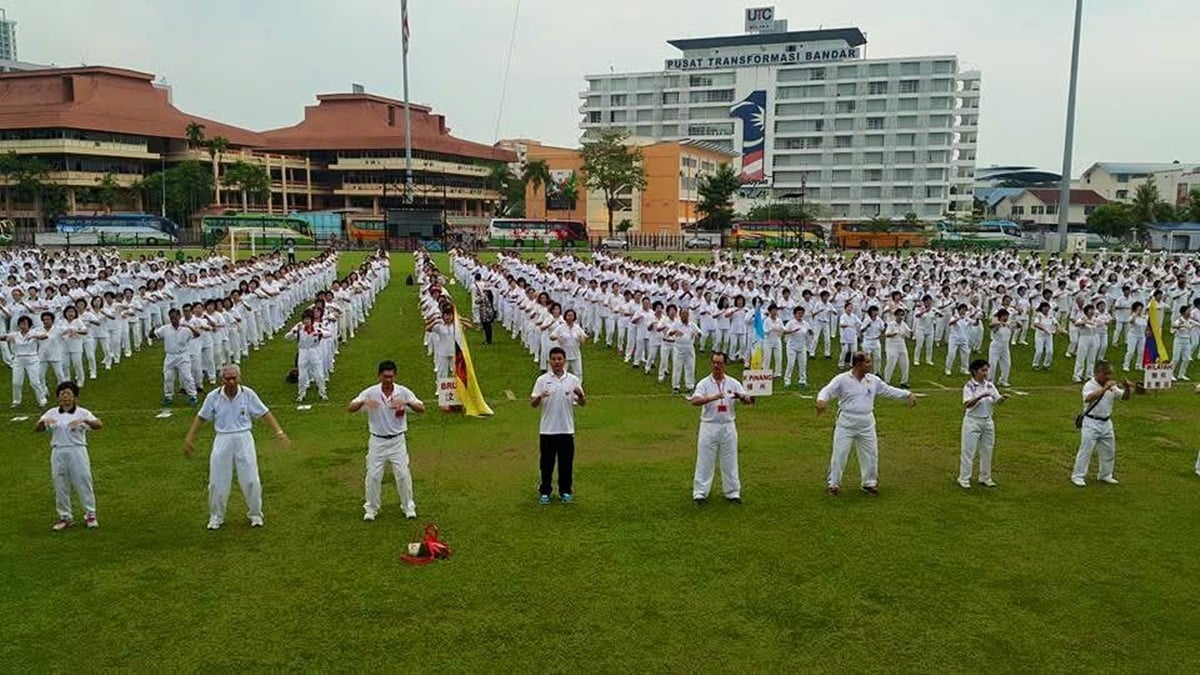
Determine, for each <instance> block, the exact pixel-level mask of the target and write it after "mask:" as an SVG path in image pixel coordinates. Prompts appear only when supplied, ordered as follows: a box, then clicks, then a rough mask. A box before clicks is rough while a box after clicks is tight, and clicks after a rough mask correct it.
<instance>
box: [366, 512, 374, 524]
mask: <svg viewBox="0 0 1200 675" xmlns="http://www.w3.org/2000/svg"><path fill="white" fill-rule="evenodd" d="M375 515H376V514H375V512H374V511H366V512H364V513H363V520H365V521H367V522H372V521H374V520H375Z"/></svg>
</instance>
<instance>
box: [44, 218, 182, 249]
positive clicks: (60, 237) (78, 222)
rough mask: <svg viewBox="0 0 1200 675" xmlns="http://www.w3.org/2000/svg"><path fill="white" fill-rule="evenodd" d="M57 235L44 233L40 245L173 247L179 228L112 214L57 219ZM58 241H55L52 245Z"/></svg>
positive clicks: (160, 220) (162, 220) (161, 220)
mask: <svg viewBox="0 0 1200 675" xmlns="http://www.w3.org/2000/svg"><path fill="white" fill-rule="evenodd" d="M52 223H53V224H54V232H53V233H42V234H43V235H53V236H42V237H41V239H40V240H39V242H38V243H39V244H48V245H53V244H68V243H70V244H81V245H88V244H99V245H123V244H147V245H149V246H157V245H159V244H173V243H175V242H176V241H177V240H178V237H179V226H178V225H176V224H175V223H174V222H172V221H171V220H168V219H167V218H163V217H162V216H156V215H153V214H149V213H111V214H107V215H95V216H69V215H62V216H56V217H55V218H54V219H53V220H52ZM51 240H54V241H51Z"/></svg>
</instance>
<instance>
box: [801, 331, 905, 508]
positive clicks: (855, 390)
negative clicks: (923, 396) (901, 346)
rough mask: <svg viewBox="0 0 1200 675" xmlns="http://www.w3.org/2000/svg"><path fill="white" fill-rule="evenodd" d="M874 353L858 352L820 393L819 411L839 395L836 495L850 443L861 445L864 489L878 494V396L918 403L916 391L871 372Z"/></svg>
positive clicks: (833, 472) (831, 486) (831, 487)
mask: <svg viewBox="0 0 1200 675" xmlns="http://www.w3.org/2000/svg"><path fill="white" fill-rule="evenodd" d="M872 365H873V364H872V363H871V357H870V355H868V354H864V353H862V352H858V353H856V354H855V355H854V356H853V357H852V359H851V361H850V371H849V372H845V373H841V374H839V375H836V376H835V377H834V378H833V379H832V380H830V382H829V384H827V385H825V387H824V388H823V389H821V391H820V392H819V393H818V394H817V414H818V415H820V414H822V413H824V412H825V410H826V408H828V407H829V401H831V400H833V399H837V402H838V416H837V423H836V424H835V426H834V430H833V455H832V456H831V457H830V460H829V479H828V487H827V491H828V492H829V494H831V495H833V496H835V497H836V496H837V495H838V494H839V493H840V491H841V482H842V472H843V471H844V470H845V468H846V459H847V458H848V457H849V456H850V447H851V446H855V447H857V449H858V466H859V470H860V472H861V474H862V489H863V492H866V493H867V494H869V495H873V496H876V495H878V494H879V487H878V486H879V439H878V437H877V436H876V435H875V397H876V396H883V397H885V398H895V399H908V406H909V407H910V408H911V407H914V406H916V405H917V397H916V395H914V394H912V393H910V392H907V391H904V390H903V389H897V388H896V387H893V386H891V385H889V384H888V383H886V382H884V381H883V380H881V379H879V378H878V377H876V376H875V375H872V374H871V367H872Z"/></svg>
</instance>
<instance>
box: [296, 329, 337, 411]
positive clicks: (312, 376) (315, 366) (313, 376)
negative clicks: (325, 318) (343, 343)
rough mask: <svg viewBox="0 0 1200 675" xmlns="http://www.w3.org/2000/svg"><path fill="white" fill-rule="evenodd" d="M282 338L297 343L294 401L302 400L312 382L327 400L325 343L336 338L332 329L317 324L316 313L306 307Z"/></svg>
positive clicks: (324, 399) (320, 394)
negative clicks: (298, 320) (296, 383)
mask: <svg viewBox="0 0 1200 675" xmlns="http://www.w3.org/2000/svg"><path fill="white" fill-rule="evenodd" d="M284 338H285V339H288V340H295V341H296V345H297V351H298V353H297V356H296V370H297V371H298V372H297V375H298V378H297V379H298V382H299V384H298V388H297V392H296V402H297V403H302V402H303V401H304V396H305V395H306V394H308V387H309V385H310V384H312V383H313V382H316V384H317V395H318V396H320V397H321V400H322V401H328V400H329V395H328V394H327V393H326V392H325V380H326V378H327V376H328V375H327V373H326V368H325V357H326V356H327V355H326V353H325V345H327V344H330V343H332V342H333V341H334V340H335V339H336V336H335V335H334V333H333V331H330V330H327V329H325V328H324V327H322V326H319V325H317V323H316V313H315V312H314V311H313V310H311V309H306V310H304V313H303V314H302V315H301V317H300V323H298V324H296V325H295V326H292V329H291V330H289V331H288V332H287V334H286V335H284Z"/></svg>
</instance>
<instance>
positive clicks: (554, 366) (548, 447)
mask: <svg viewBox="0 0 1200 675" xmlns="http://www.w3.org/2000/svg"><path fill="white" fill-rule="evenodd" d="M549 361H550V370H549V371H547V372H545V373H542V375H541V376H540V377H538V379H537V381H536V382H534V383H533V393H532V394H530V400H529V403H530V405H532V406H533V407H535V408H541V409H542V422H541V427H540V428H539V433H540V437H539V438H540V443H539V445H540V447H541V455H542V457H541V462H540V466H541V470H542V483H541V486H540V487H539V489H538V492H539V494H540V496H539V497H538V503H540V504H542V505H543V506H544V505H546V504H549V503H550V493H551V492H552V491H553V490H552V489H551V484H550V483H551V480H552V479H553V478H554V464H555V462H556V461H557V462H558V496H559V498H561V499H562V501H563V503H564V504H570V503H571V502H572V501H573V500H574V496H573V494H572V490H573V486H572V476H571V469H572V465H573V464H574V462H575V405H576V404H578V405H586V403H587V399H586V398H585V397H584V394H583V386H582V385H581V383H580V381H579V378H578V377H576V376H575V375H573V374H572V373H568V372H567V371H566V364H567V353H566V352H565V351H563V349H562V347H554V348H553V349H551V350H550V357H549Z"/></svg>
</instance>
